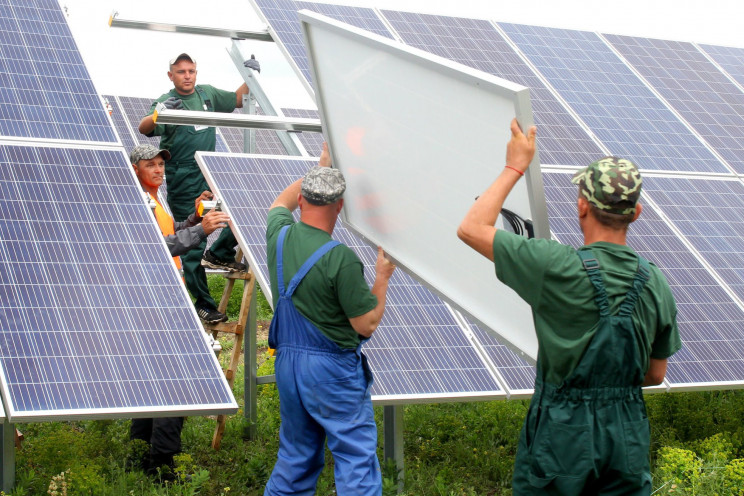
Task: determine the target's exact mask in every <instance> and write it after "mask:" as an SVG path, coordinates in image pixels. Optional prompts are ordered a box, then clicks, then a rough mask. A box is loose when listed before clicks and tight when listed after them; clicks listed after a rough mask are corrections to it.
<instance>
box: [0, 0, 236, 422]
mask: <svg viewBox="0 0 744 496" xmlns="http://www.w3.org/2000/svg"><path fill="white" fill-rule="evenodd" d="M0 26H1V28H0V31H2V37H0V38H2V40H0V52H2V54H3V57H2V59H1V60H0V64H3V69H2V70H1V71H0V72H1V73H2V74H1V75H0V98H2V105H0V121H1V122H0V201H2V204H3V208H2V209H0V390H1V391H0V392H1V393H2V399H3V407H4V410H5V414H7V417H8V418H9V420H10V421H12V422H17V421H31V420H34V421H38V420H47V419H55V420H60V419H77V418H104V417H128V416H145V415H146V416H152V415H171V416H172V415H174V414H176V415H189V414H207V413H231V412H234V411H236V410H237V404H236V402H235V399H234V398H233V395H232V392H231V390H230V387H229V385H228V384H227V381H226V380H225V377H224V374H223V372H222V370H221V368H220V365H219V362H218V361H217V359H216V357H215V356H214V353H213V352H212V349H211V346H209V344H207V342H206V340H205V339H206V335H205V333H204V330H203V329H202V327H201V324H200V323H199V319H198V317H197V316H196V312H195V311H194V308H193V305H192V304H191V301H190V299H189V297H188V294H187V293H186V290H185V288H184V286H183V283H182V281H181V277H180V275H179V274H178V272H177V270H176V268H175V266H174V264H173V260H172V258H171V257H170V254H169V253H168V250H167V248H166V246H165V243H164V242H163V239H162V234H161V233H160V231H159V229H158V227H157V225H156V223H155V220H154V217H153V215H152V212H151V211H150V209H149V208H148V207H147V205H146V203H145V201H144V198H143V193H142V190H141V188H140V186H139V184H137V180H136V178H135V176H134V173H133V171H132V167H131V165H130V164H129V161H128V159H127V155H126V153H125V151H124V149H123V148H122V143H127V144H129V143H130V141H128V140H132V141H133V139H134V138H133V135H131V134H130V133H122V137H124V141H123V142H120V141H119V138H118V137H117V132H116V131H115V128H114V126H113V125H112V119H109V115H108V110H109V109H107V108H106V107H105V106H104V102H103V100H102V99H101V98H100V97H99V96H98V94H97V92H96V91H95V87H94V85H93V83H92V81H91V80H90V77H89V76H88V72H87V70H86V69H85V66H84V65H83V62H82V59H81V57H80V54H79V52H78V50H77V47H76V45H75V42H74V40H73V39H72V36H71V35H70V31H69V28H68V27H67V24H66V21H65V18H64V16H63V14H62V12H61V9H60V7H59V5H58V3H57V2H56V1H55V0H27V1H23V2H20V1H18V2H7V1H5V2H1V3H0ZM50 80H53V81H54V84H53V85H50V84H49V81H50ZM42 83H43V84H42ZM109 103H110V107H109V108H110V109H111V111H112V113H113V111H114V110H116V109H118V108H120V103H119V102H118V101H116V100H115V99H110V100H109ZM114 120H115V121H116V124H117V125H118V126H119V128H120V129H122V128H123V125H124V122H123V120H122V119H120V118H118V116H117V118H115V119H114Z"/></svg>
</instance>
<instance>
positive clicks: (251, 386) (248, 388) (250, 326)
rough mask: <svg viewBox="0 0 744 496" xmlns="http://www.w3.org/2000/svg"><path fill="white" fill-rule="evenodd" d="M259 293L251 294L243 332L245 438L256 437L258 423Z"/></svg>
mask: <svg viewBox="0 0 744 496" xmlns="http://www.w3.org/2000/svg"><path fill="white" fill-rule="evenodd" d="M257 293H258V291H253V296H251V304H250V309H249V310H248V322H247V324H246V329H245V332H244V333H243V339H244V341H243V353H244V355H243V363H244V364H245V365H244V367H245V368H244V369H243V378H244V381H243V384H244V392H243V402H244V408H243V410H244V412H245V413H244V416H245V419H244V422H245V423H244V427H243V438H245V439H254V438H255V437H256V424H257V422H258V399H257V394H258V385H257V383H256V375H257V373H258V371H257V369H258V365H257V364H258V362H257V361H256V332H257V331H258V329H257V324H256V319H257V318H258V306H257V304H256V294H257Z"/></svg>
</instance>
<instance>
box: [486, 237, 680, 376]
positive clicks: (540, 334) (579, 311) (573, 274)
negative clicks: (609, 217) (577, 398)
mask: <svg viewBox="0 0 744 496" xmlns="http://www.w3.org/2000/svg"><path fill="white" fill-rule="evenodd" d="M589 247H591V249H592V252H593V253H594V256H595V257H596V258H597V260H598V261H599V266H600V271H601V274H602V281H603V282H604V285H605V289H606V291H607V298H608V300H609V302H610V313H613V314H614V313H615V312H616V311H617V310H618V308H619V306H620V304H621V303H622V302H623V300H624V299H625V295H626V293H627V292H628V291H629V290H630V286H631V283H632V282H633V278H634V277H635V274H636V271H637V269H638V258H637V255H636V253H635V252H634V251H633V249H631V248H630V247H628V246H624V245H617V244H614V243H606V242H598V243H593V244H591V245H589ZM493 257H494V265H495V267H496V275H497V277H498V278H499V280H500V281H501V282H503V283H504V284H506V285H507V286H509V287H510V288H512V289H513V290H514V291H516V292H517V294H518V295H519V296H520V297H521V298H522V299H523V300H525V301H526V302H527V303H529V304H530V306H531V307H532V315H533V318H534V322H535V330H536V332H537V340H538V345H539V351H538V361H539V362H540V365H541V368H542V370H543V373H544V376H545V377H544V379H545V381H546V382H550V383H553V384H560V383H561V382H562V381H563V380H564V379H565V378H566V377H568V375H569V374H570V373H571V372H573V370H574V369H575V368H576V366H577V365H578V363H579V360H580V359H581V357H582V355H583V354H584V351H585V350H586V348H587V346H588V345H589V342H590V341H591V339H592V337H593V336H594V333H595V332H596V324H597V321H598V320H599V310H598V308H597V304H596V303H595V301H594V297H595V291H594V286H593V285H592V283H591V281H590V280H589V277H588V276H587V274H586V271H585V270H584V266H583V264H582V262H581V259H580V258H579V256H578V255H577V254H576V250H575V249H574V248H573V247H571V246H567V245H562V244H560V243H557V242H555V241H551V240H545V239H529V240H528V239H527V238H524V237H522V236H518V235H515V234H513V233H510V232H508V231H504V230H498V231H496V235H495V236H494V238H493ZM650 265H651V277H650V279H649V281H648V282H647V283H646V285H645V287H644V289H643V292H642V293H641V297H640V299H639V300H638V302H637V303H636V306H635V309H634V311H633V316H632V318H633V323H634V324H635V330H636V333H637V337H638V343H639V346H640V348H641V349H640V350H639V353H641V363H642V364H643V365H644V371H645V370H647V369H648V364H649V357H651V358H657V359H664V358H668V357H670V356H671V355H673V354H674V353H675V352H676V351H677V350H679V349H680V348H681V347H682V343H681V340H680V337H679V330H678V329H677V306H676V304H675V302H674V296H673V295H672V291H671V289H670V288H669V284H668V283H667V280H666V278H665V277H664V275H663V274H662V273H661V271H660V270H659V269H658V268H657V267H656V266H655V265H653V264H650Z"/></svg>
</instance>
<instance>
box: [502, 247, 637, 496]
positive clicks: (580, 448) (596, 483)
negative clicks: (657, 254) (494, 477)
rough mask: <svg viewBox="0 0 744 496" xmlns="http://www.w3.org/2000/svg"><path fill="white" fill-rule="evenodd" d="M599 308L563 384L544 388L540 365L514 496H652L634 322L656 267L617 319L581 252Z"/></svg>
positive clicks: (587, 254) (589, 258) (594, 267)
mask: <svg viewBox="0 0 744 496" xmlns="http://www.w3.org/2000/svg"><path fill="white" fill-rule="evenodd" d="M578 253H579V256H580V257H581V259H582V262H583V264H584V268H585V269H586V272H587V274H588V276H589V279H590V280H591V282H592V284H593V285H594V289H595V302H596V303H597V306H598V307H599V315H600V316H599V322H598V324H597V333H596V335H595V336H594V338H593V339H592V341H591V343H590V344H589V346H588V348H587V350H586V352H585V353H584V355H583V357H582V358H581V361H580V362H579V364H578V365H577V367H576V369H575V370H574V371H573V372H572V373H571V375H570V376H569V377H567V378H566V379H565V380H564V381H563V383H562V384H561V385H555V384H550V383H544V382H543V381H542V377H543V374H542V371H541V368H540V363H539V361H538V370H537V377H538V379H536V380H535V393H534V395H533V397H532V402H531V403H530V408H529V411H528V412H527V418H526V419H525V423H524V426H523V428H522V433H521V435H520V439H519V447H518V448H517V456H516V460H515V462H514V478H513V481H512V488H513V492H514V495H515V496H521V495H525V494H540V495H546V494H553V495H566V496H578V495H600V494H601V495H620V494H623V495H649V494H651V475H650V467H649V460H648V451H649V424H648V418H647V417H646V405H645V403H644V401H643V394H642V391H641V384H642V383H643V378H644V375H645V370H644V366H643V365H642V361H641V357H640V347H639V345H638V343H637V338H636V333H635V330H634V324H633V319H632V314H633V308H634V307H635V304H636V301H637V300H638V298H639V295H640V294H641V292H642V291H643V287H644V285H645V284H646V281H648V278H649V275H650V268H649V265H648V262H647V261H646V260H644V259H643V258H641V257H639V259H638V271H637V272H636V275H635V279H634V280H633V284H632V287H631V289H630V290H629V291H628V293H627V295H626V296H625V300H624V301H623V302H622V304H621V306H620V308H619V310H618V312H617V313H616V314H615V315H610V304H609V301H608V299H607V293H606V291H605V287H604V283H603V282H602V275H601V273H600V271H599V263H598V262H597V260H596V259H595V258H594V256H593V254H592V252H591V249H583V250H579V252H578Z"/></svg>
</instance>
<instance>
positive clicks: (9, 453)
mask: <svg viewBox="0 0 744 496" xmlns="http://www.w3.org/2000/svg"><path fill="white" fill-rule="evenodd" d="M2 440H3V472H2V481H0V485H2V488H3V491H4V492H5V493H6V494H10V492H11V491H12V490H13V487H15V450H16V429H15V424H13V423H11V422H8V421H7V420H6V421H5V422H4V423H3V429H2Z"/></svg>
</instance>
